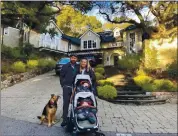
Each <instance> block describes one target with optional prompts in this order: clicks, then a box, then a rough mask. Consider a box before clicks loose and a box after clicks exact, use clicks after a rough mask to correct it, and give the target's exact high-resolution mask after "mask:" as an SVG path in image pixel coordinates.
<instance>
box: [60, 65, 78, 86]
mask: <svg viewBox="0 0 178 136" xmlns="http://www.w3.org/2000/svg"><path fill="white" fill-rule="evenodd" d="M78 68H79V65H78V64H75V65H74V68H72V66H71V64H70V62H69V63H67V64H65V65H63V67H62V69H61V72H60V83H61V86H62V87H63V86H72V85H73V83H74V80H75V77H76V74H77V70H78Z"/></svg>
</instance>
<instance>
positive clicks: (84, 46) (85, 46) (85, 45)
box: [83, 41, 87, 49]
mask: <svg viewBox="0 0 178 136" xmlns="http://www.w3.org/2000/svg"><path fill="white" fill-rule="evenodd" d="M83 48H84V49H86V48H87V41H84V42H83Z"/></svg>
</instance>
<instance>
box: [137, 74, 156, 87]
mask: <svg viewBox="0 0 178 136" xmlns="http://www.w3.org/2000/svg"><path fill="white" fill-rule="evenodd" d="M134 81H135V83H136V84H137V85H138V86H140V87H142V86H144V85H146V84H150V83H151V82H152V81H153V79H152V77H149V76H143V75H140V76H136V77H134Z"/></svg>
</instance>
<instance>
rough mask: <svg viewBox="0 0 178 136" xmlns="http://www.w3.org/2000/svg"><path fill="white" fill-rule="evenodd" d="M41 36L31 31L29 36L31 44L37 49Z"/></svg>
mask: <svg viewBox="0 0 178 136" xmlns="http://www.w3.org/2000/svg"><path fill="white" fill-rule="evenodd" d="M39 40H40V34H39V33H37V32H35V31H33V30H31V31H30V36H29V43H30V44H33V45H34V47H35V48H39V47H40V46H39Z"/></svg>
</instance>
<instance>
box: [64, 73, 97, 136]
mask: <svg viewBox="0 0 178 136" xmlns="http://www.w3.org/2000/svg"><path fill="white" fill-rule="evenodd" d="M73 90H74V91H73V95H72V97H71V103H70V105H69V111H68V124H67V131H68V132H72V136H78V134H79V133H86V132H90V133H95V134H96V135H100V133H98V132H97V131H98V128H99V124H98V119H97V101H96V98H95V95H94V94H93V87H92V82H91V79H90V76H89V75H83V74H78V75H77V76H76V78H75V85H74V89H73Z"/></svg>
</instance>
